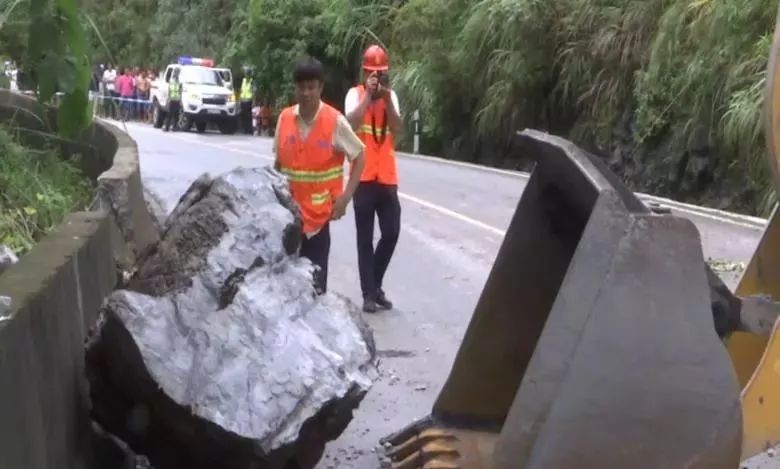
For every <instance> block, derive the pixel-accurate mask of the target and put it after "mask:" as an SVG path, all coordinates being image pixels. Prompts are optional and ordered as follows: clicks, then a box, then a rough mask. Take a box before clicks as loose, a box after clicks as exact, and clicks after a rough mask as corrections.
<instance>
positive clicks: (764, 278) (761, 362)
mask: <svg viewBox="0 0 780 469" xmlns="http://www.w3.org/2000/svg"><path fill="white" fill-rule="evenodd" d="M777 25H780V16H778V22H777ZM766 81H767V83H766V91H765V95H766V99H765V100H764V106H765V107H764V115H765V128H764V133H765V136H766V142H767V147H768V157H769V158H768V160H769V168H770V171H771V174H772V176H773V178H774V183H775V188H776V192H777V189H780V134H778V132H777V128H778V125H780V28H778V27H777V26H775V36H774V42H773V44H772V51H771V54H770V56H769V67H768V70H767V80H766ZM736 293H737V295H739V296H742V297H745V296H750V295H768V296H770V297H771V298H772V299H773V300H774V301H780V211H779V210H778V207H777V206H775V208H774V210H773V211H772V215H771V216H770V217H769V224H768V225H767V227H766V228H765V230H764V233H763V235H762V237H761V240H760V241H759V244H758V248H757V249H756V252H755V253H754V254H753V258H752V259H751V260H750V263H749V264H748V266H747V268H746V269H745V272H744V273H743V274H742V278H741V279H740V282H739V285H738V286H737V291H736ZM778 330H780V322H777V321H776V322H775V325H774V327H773V329H772V332H771V333H770V334H769V335H762V334H751V333H748V332H734V333H733V334H731V335H730V336H729V337H728V339H727V342H726V344H727V347H728V352H729V355H730V356H731V360H732V362H733V363H734V369H735V371H736V373H737V376H738V377H739V381H740V385H741V386H742V412H743V421H744V427H743V428H744V434H743V445H742V458H743V459H747V458H749V457H751V456H754V455H756V454H758V453H760V452H762V451H765V450H766V449H768V448H770V447H773V446H777V445H778V444H780V338H779V336H778Z"/></svg>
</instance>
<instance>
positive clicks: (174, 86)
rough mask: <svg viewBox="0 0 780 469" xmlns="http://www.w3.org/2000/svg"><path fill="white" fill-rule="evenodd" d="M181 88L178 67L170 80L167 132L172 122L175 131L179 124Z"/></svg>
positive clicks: (165, 129) (166, 115)
mask: <svg viewBox="0 0 780 469" xmlns="http://www.w3.org/2000/svg"><path fill="white" fill-rule="evenodd" d="M181 88H182V86H181V83H179V69H178V68H177V69H175V70H174V71H173V73H172V74H171V80H170V81H169V82H168V112H167V113H166V114H165V128H164V131H165V132H167V131H169V130H170V129H171V124H173V131H174V132H175V131H176V129H177V128H178V126H179V111H180V110H181V91H182V89H181Z"/></svg>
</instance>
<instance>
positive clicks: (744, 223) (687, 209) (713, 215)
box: [132, 125, 767, 237]
mask: <svg viewBox="0 0 780 469" xmlns="http://www.w3.org/2000/svg"><path fill="white" fill-rule="evenodd" d="M132 127H133V128H135V129H138V130H143V131H147V132H155V133H159V132H160V130H158V129H154V128H150V127H145V126H140V125H139V126H135V125H133V126H132ZM162 135H165V136H167V137H171V138H175V139H177V140H181V141H183V142H187V143H195V144H198V145H203V146H206V147H212V148H215V149H218V150H221V151H231V152H234V153H239V154H242V155H247V156H251V157H254V158H263V159H267V160H273V157H272V156H269V155H263V154H261V153H258V152H253V151H248V150H241V149H238V148H232V147H228V146H226V145H224V144H220V145H217V144H214V143H209V142H204V141H203V140H202V139H201V138H200V136H198V135H192V134H183V135H177V134H173V133H167V134H162ZM399 155H400V156H402V157H405V158H412V159H420V160H426V161H432V162H435V163H439V164H449V165H453V166H461V167H467V168H471V169H476V170H480V171H485V172H491V173H497V174H503V175H507V176H513V177H518V178H522V179H528V178H529V177H530V175H529V174H528V173H524V172H521V171H510V170H503V169H498V168H491V167H488V166H480V165H477V164H473V163H465V162H462V161H451V160H445V159H443V158H438V157H432V156H424V155H410V154H408V153H401V152H399ZM398 195H399V197H401V198H404V199H406V200H409V201H410V202H414V203H416V204H418V205H421V206H423V207H426V208H429V209H431V210H435V211H437V212H439V213H442V214H444V215H447V216H449V217H452V218H455V219H457V220H460V221H463V222H465V223H468V224H470V225H473V226H476V227H478V228H482V229H484V230H486V231H488V232H490V233H492V234H494V235H497V236H501V237H503V236H505V235H506V231H504V230H501V229H499V228H496V227H494V226H491V225H488V224H486V223H483V222H481V221H479V220H476V219H474V218H471V217H469V216H466V215H464V214H462V213H459V212H455V211H453V210H450V209H448V208H446V207H442V206H441V205H437V204H434V203H432V202H429V201H427V200H423V199H420V198H418V197H415V196H413V195H410V194H406V193H403V192H400V191H399V192H398ZM636 195H637V197H639V198H640V199H645V200H647V201H652V202H657V203H662V204H665V205H668V206H669V207H670V208H672V209H673V210H676V211H678V212H682V213H687V214H689V215H693V216H697V217H700V218H707V219H710V220H714V221H717V222H719V223H728V224H731V225H735V226H740V227H743V228H748V229H752V230H761V229H763V228H764V226H765V225H766V223H767V221H766V220H764V219H762V218H757V217H750V216H747V215H741V214H737V213H731V212H723V211H721V210H717V209H712V208H707V207H699V206H696V205H690V204H685V203H682V202H677V201H675V200H670V199H665V198H662V197H657V196H653V195H648V194H642V193H637V194H636ZM720 214H723V215H720Z"/></svg>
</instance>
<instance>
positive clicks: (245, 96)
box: [239, 65, 255, 135]
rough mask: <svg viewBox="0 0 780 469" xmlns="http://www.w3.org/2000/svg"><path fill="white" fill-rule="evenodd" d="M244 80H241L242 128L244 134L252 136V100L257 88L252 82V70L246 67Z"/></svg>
mask: <svg viewBox="0 0 780 469" xmlns="http://www.w3.org/2000/svg"><path fill="white" fill-rule="evenodd" d="M243 71H244V78H243V79H242V80H241V96H240V98H241V110H240V113H239V115H240V116H241V126H242V127H243V128H244V133H245V134H247V135H252V100H253V99H254V96H255V88H254V83H253V80H252V69H251V68H250V67H249V66H247V65H244V68H243Z"/></svg>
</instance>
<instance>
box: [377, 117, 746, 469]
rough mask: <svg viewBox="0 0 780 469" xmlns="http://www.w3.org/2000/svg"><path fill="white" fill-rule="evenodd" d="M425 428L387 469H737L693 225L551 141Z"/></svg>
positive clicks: (526, 143)
mask: <svg viewBox="0 0 780 469" xmlns="http://www.w3.org/2000/svg"><path fill="white" fill-rule="evenodd" d="M517 140H518V141H517V143H518V144H519V145H520V146H521V147H522V149H523V151H524V153H525V154H528V155H530V156H532V157H533V158H534V159H535V161H536V165H535V168H534V170H533V173H532V174H531V177H530V180H529V181H528V184H527V186H526V188H525V190H524V192H523V195H522V198H521V200H520V202H519V204H518V206H517V209H516V211H515V214H514V216H513V219H512V221H511V224H510V226H509V229H508V231H507V234H506V236H505V238H504V241H503V243H502V246H501V248H500V251H499V253H498V256H497V258H496V260H495V263H494V265H493V268H492V270H491V273H490V275H489V277H488V280H487V282H486V284H485V286H484V289H483V291H482V294H481V296H480V299H479V301H478V304H477V306H476V309H475V311H474V314H473V317H472V319H471V322H470V324H469V327H468V329H467V331H466V334H465V336H464V338H463V341H462V343H461V346H460V349H459V351H458V353H457V355H456V358H455V361H454V364H453V366H452V369H451V371H450V375H449V378H448V379H447V381H446V384H445V385H444V387H443V388H442V390H441V391H440V394H439V396H438V398H437V400H436V402H435V403H434V406H433V409H432V411H431V414H430V415H429V416H428V417H426V418H425V419H423V420H421V421H418V422H414V423H413V424H411V425H409V426H408V427H407V428H404V429H402V430H401V431H399V432H397V433H396V434H393V435H390V436H388V437H386V438H384V439H383V440H382V445H383V447H384V452H383V454H382V456H381V459H382V466H383V467H384V468H392V469H413V468H427V469H433V468H441V469H444V468H452V469H454V468H466V469H471V468H502V469H504V468H505V469H509V468H513V469H514V468H528V469H536V468H540V469H541V468H544V469H557V468H561V469H563V468H566V469H570V468H578V467H582V468H591V467H594V468H595V467H598V468H600V469H611V468H621V469H623V468H634V467H636V468H640V467H641V468H643V469H651V468H664V469H667V468H682V467H686V468H706V469H718V468H729V469H734V468H736V467H737V465H738V464H739V460H740V458H739V457H740V444H741V436H742V428H741V410H740V401H739V391H740V388H739V385H738V382H737V378H736V374H735V373H734V370H733V368H732V366H731V364H730V361H729V356H728V354H727V352H726V349H725V348H724V347H723V344H722V343H721V342H720V340H719V338H718V336H717V334H716V333H715V329H714V325H713V313H712V310H711V308H710V293H709V287H708V280H707V274H706V271H705V263H704V259H703V256H702V250H701V246H700V239H699V235H698V232H697V230H696V228H695V227H694V225H693V224H692V223H691V222H690V221H688V220H686V219H682V218H677V217H674V216H669V215H655V214H653V213H651V212H650V211H649V210H648V209H647V207H646V206H645V205H643V204H642V202H640V201H639V200H638V199H637V198H636V197H635V196H634V194H633V193H632V192H630V191H629V190H628V189H627V188H626V187H625V186H624V185H623V184H621V182H620V181H619V180H618V179H617V178H616V177H615V176H614V174H612V173H611V172H610V171H609V170H608V169H607V168H606V167H605V166H604V164H603V163H602V162H601V161H600V160H599V159H598V158H596V157H594V156H592V155H590V154H588V153H586V152H584V151H582V150H580V149H579V148H577V147H576V146H575V145H573V144H572V143H570V142H568V141H566V140H563V139H561V138H558V137H555V136H551V135H549V134H545V133H541V132H537V131H533V130H526V131H523V132H520V133H519V134H518V139H517Z"/></svg>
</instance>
